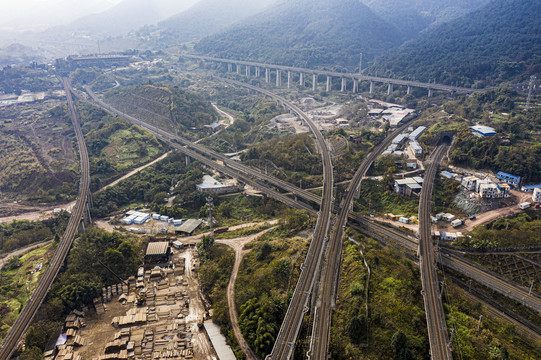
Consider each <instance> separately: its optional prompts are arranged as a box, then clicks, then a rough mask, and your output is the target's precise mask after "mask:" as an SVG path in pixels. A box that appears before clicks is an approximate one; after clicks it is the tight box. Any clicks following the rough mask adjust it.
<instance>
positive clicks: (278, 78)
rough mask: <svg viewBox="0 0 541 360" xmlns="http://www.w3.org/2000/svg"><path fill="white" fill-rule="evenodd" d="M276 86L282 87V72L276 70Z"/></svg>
mask: <svg viewBox="0 0 541 360" xmlns="http://www.w3.org/2000/svg"><path fill="white" fill-rule="evenodd" d="M276 86H277V87H280V86H282V72H281V71H280V70H276Z"/></svg>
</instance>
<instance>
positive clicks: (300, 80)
mask: <svg viewBox="0 0 541 360" xmlns="http://www.w3.org/2000/svg"><path fill="white" fill-rule="evenodd" d="M299 86H300V87H301V88H303V87H304V73H302V72H301V73H299Z"/></svg>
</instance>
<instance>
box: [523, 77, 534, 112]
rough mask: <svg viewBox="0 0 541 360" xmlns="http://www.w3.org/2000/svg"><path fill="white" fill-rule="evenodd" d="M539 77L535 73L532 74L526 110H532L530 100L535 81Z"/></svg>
mask: <svg viewBox="0 0 541 360" xmlns="http://www.w3.org/2000/svg"><path fill="white" fill-rule="evenodd" d="M536 79H537V77H536V76H535V75H532V76H530V84H529V86H528V88H529V89H528V100H526V107H525V108H524V110H526V111H528V110H530V101H531V100H532V91H533V83H534V82H535V80H536Z"/></svg>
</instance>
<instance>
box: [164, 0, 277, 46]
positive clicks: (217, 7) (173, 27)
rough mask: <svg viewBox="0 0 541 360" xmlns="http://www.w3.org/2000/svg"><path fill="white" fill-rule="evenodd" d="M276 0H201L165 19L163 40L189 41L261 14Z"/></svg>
mask: <svg viewBox="0 0 541 360" xmlns="http://www.w3.org/2000/svg"><path fill="white" fill-rule="evenodd" d="M274 2H276V0H230V1H223V0H201V1H199V2H198V3H196V4H195V5H194V6H192V7H191V8H189V9H188V10H186V11H183V12H181V13H179V14H176V15H173V16H172V17H170V18H168V19H165V20H164V21H161V22H160V23H159V24H158V27H159V28H160V30H161V34H160V37H161V39H162V41H167V40H171V41H176V42H188V41H193V40H199V39H201V38H203V37H205V36H208V35H210V34H213V33H215V32H217V31H221V30H223V29H225V28H226V27H227V26H229V25H231V24H234V23H236V22H237V21H240V20H241V19H244V18H246V17H248V16H251V15H254V14H257V13H258V12H260V11H262V10H263V9H265V8H266V7H267V6H269V5H270V4H272V3H274Z"/></svg>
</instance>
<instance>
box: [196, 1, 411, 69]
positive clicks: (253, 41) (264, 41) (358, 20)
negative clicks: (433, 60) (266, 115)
mask: <svg viewBox="0 0 541 360" xmlns="http://www.w3.org/2000/svg"><path fill="white" fill-rule="evenodd" d="M402 41H403V36H402V35H401V34H400V33H399V31H398V30H397V29H396V28H395V27H394V26H392V25H390V24H388V23H387V22H385V21H384V20H382V19H381V18H380V17H379V16H377V15H375V14H374V13H373V12H372V11H371V10H370V9H369V8H368V7H367V6H365V5H363V4H362V3H361V2H359V1H358V0H312V1H309V0H293V1H281V2H279V3H277V4H275V5H273V6H271V7H269V8H268V9H267V10H265V11H263V12H261V13H259V14H257V15H256V16H254V17H252V18H250V19H248V20H245V21H243V22H242V23H240V24H237V25H236V26H232V27H230V28H229V29H228V30H226V31H224V32H222V33H217V34H214V35H211V36H209V37H207V38H204V39H203V40H201V42H200V43H199V44H197V45H196V47H195V49H196V51H198V52H199V53H202V54H210V55H214V56H218V57H225V58H234V59H248V60H254V61H262V62H270V63H276V64H284V65H295V66H302V67H308V68H312V67H325V66H327V67H333V68H335V69H338V68H344V69H350V70H353V69H355V68H358V64H359V53H360V52H363V54H364V58H365V60H366V61H369V60H371V59H373V58H374V57H375V56H377V55H380V54H382V53H383V52H385V51H386V50H388V49H390V48H392V47H395V46H398V45H400V44H401V43H402Z"/></svg>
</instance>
